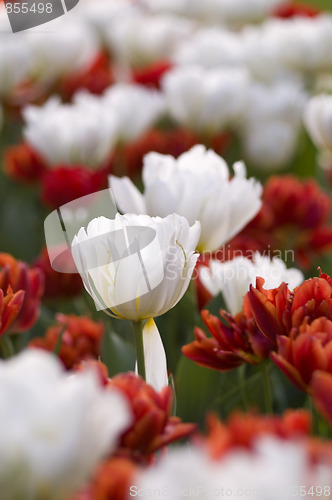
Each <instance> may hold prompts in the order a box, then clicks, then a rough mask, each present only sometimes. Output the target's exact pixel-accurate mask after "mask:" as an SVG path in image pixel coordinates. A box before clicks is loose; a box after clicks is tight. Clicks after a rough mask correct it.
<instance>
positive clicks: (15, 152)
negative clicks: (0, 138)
mask: <svg viewBox="0 0 332 500" xmlns="http://www.w3.org/2000/svg"><path fill="white" fill-rule="evenodd" d="M3 168H4V171H5V172H6V174H7V175H9V176H10V177H12V178H13V179H15V180H17V181H21V182H26V183H33V182H36V181H39V180H40V179H41V177H42V174H43V173H44V172H46V169H47V165H46V163H45V162H44V160H43V159H42V158H41V157H40V156H39V155H38V153H36V151H35V150H34V149H33V148H32V147H31V146H30V145H29V144H26V143H24V142H23V143H21V144H17V145H16V146H10V147H8V148H7V149H6V150H5V152H4V159H3Z"/></svg>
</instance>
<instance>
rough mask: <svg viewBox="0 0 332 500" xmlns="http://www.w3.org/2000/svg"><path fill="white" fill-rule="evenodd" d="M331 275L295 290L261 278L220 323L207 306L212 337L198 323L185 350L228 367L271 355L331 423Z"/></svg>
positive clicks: (192, 356) (202, 361)
mask: <svg viewBox="0 0 332 500" xmlns="http://www.w3.org/2000/svg"><path fill="white" fill-rule="evenodd" d="M331 283H332V280H331V278H330V277H329V276H327V275H326V274H324V273H322V272H320V276H319V277H316V278H310V279H307V280H306V281H304V282H303V283H302V284H301V285H300V286H298V287H297V288H295V290H294V291H293V292H291V291H290V290H289V289H288V287H287V284H286V283H282V284H281V285H280V286H279V287H277V288H275V289H271V290H266V289H265V288H263V286H264V279H263V278H259V277H258V278H257V281H256V287H253V286H252V285H251V287H250V290H249V292H248V293H247V294H246V295H245V297H244V302H243V310H242V311H241V312H240V313H238V314H237V315H236V316H235V317H232V316H231V315H230V314H228V313H226V312H225V311H221V317H222V319H223V320H224V322H222V321H221V320H220V319H219V318H217V317H216V316H213V315H211V314H210V313H209V312H208V311H202V318H203V320H204V322H205V324H206V326H207V328H208V329H209V331H210V333H211V334H212V337H207V336H206V334H205V333H204V331H203V330H202V329H201V328H195V331H194V333H195V341H194V342H192V343H190V344H188V345H186V346H184V347H183V348H182V352H183V353H184V354H185V356H187V357H188V358H190V359H192V360H193V361H195V362H196V363H198V364H199V365H202V366H206V367H208V368H212V369H216V370H220V371H227V370H231V369H233V368H236V367H237V366H239V365H240V364H242V363H244V362H246V363H250V364H256V363H259V362H260V361H263V360H264V359H266V358H267V357H270V358H271V359H272V360H273V362H274V363H275V364H276V365H277V366H278V367H279V368H280V369H281V370H282V371H283V373H284V374H285V375H286V376H287V377H288V378H289V380H290V381H291V382H292V383H294V384H295V385H296V386H297V387H298V388H299V389H301V390H303V391H306V392H308V393H309V394H310V395H312V396H313V398H314V401H315V403H316V405H317V407H318V408H319V409H320V411H321V412H322V413H323V414H324V415H325V417H326V418H327V419H328V420H329V421H330V422H332V401H331V399H330V398H329V397H328V395H329V394H331V391H332V285H331Z"/></svg>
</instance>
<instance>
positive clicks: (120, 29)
mask: <svg viewBox="0 0 332 500" xmlns="http://www.w3.org/2000/svg"><path fill="white" fill-rule="evenodd" d="M192 31H193V24H192V23H191V22H190V21H189V20H187V19H183V18H182V19H181V18H179V17H176V16H166V15H164V16H162V15H161V16H150V15H147V14H146V13H143V12H137V14H136V15H129V16H123V17H122V18H121V20H120V22H117V23H112V24H111V25H109V27H108V28H106V29H105V34H104V36H105V39H106V43H107V45H108V47H109V48H110V50H111V53H112V54H114V56H115V60H116V61H117V62H119V63H120V64H121V63H122V64H126V65H129V66H143V65H146V64H151V63H153V62H154V61H158V60H160V59H168V58H169V57H170V56H171V54H172V53H173V51H174V48H175V47H176V46H177V44H178V43H179V42H180V41H181V40H184V39H186V38H188V36H189V35H190V33H191V32H192Z"/></svg>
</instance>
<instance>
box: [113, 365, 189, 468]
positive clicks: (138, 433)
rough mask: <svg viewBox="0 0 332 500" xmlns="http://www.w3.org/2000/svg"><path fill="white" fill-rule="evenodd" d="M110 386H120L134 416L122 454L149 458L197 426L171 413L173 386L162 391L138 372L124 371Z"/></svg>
mask: <svg viewBox="0 0 332 500" xmlns="http://www.w3.org/2000/svg"><path fill="white" fill-rule="evenodd" d="M109 387H116V388H117V389H119V390H120V391H121V392H122V393H123V394H124V395H125V396H126V398H127V400H128V402H129V405H130V407H131V409H132V412H133V415H134V422H133V424H132V426H131V428H130V429H129V430H128V431H126V432H125V434H124V435H123V436H122V438H121V442H120V445H119V448H118V451H117V455H118V456H124V457H128V456H131V457H133V458H134V459H135V460H137V461H143V462H144V461H149V460H151V458H153V454H154V453H155V452H156V451H158V450H159V449H160V448H162V447H164V446H167V445H168V444H169V443H171V442H173V441H176V440H178V439H181V438H183V437H186V436H188V435H190V434H191V433H192V432H193V431H194V430H195V428H196V425H195V424H185V423H182V422H181V420H180V419H179V418H178V417H172V416H171V409H172V399H173V398H172V389H171V387H169V386H166V387H164V388H163V389H162V390H161V391H160V392H159V393H158V392H156V391H155V390H154V389H153V388H152V387H151V386H150V385H148V384H147V383H146V382H144V381H143V380H142V379H141V378H140V377H137V376H136V375H135V374H134V373H124V374H120V375H117V376H116V377H114V378H112V379H111V380H110V382H109Z"/></svg>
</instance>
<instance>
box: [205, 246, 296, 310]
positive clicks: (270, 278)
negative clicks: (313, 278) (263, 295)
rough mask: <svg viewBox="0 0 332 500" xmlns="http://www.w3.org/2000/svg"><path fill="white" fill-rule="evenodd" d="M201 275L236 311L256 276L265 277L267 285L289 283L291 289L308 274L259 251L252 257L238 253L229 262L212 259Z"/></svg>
mask: <svg viewBox="0 0 332 500" xmlns="http://www.w3.org/2000/svg"><path fill="white" fill-rule="evenodd" d="M199 274H200V279H201V281H202V283H203V285H204V286H205V287H206V289H207V290H208V291H209V292H210V293H211V295H213V296H215V295H218V293H220V292H221V293H222V295H223V298H224V300H225V302H226V305H227V309H228V310H229V311H230V312H231V313H232V314H233V315H235V314H237V313H238V312H240V311H241V310H242V305H243V298H244V296H245V294H246V293H247V292H248V291H249V287H250V285H255V284H256V278H257V277H258V276H259V277H261V278H264V280H265V284H264V288H265V289H267V290H269V289H271V288H276V287H278V286H279V285H281V283H283V282H286V283H288V287H289V289H290V290H293V289H294V288H295V287H297V286H299V285H300V284H301V283H302V281H303V280H304V276H303V274H302V273H301V271H299V270H298V269H295V268H292V269H287V268H286V264H285V263H284V261H283V260H281V259H279V258H278V257H274V258H273V259H272V260H271V259H270V257H267V256H263V255H260V254H259V253H255V254H254V256H253V259H252V260H249V259H247V258H246V257H235V258H234V259H232V260H230V261H227V262H220V261H217V260H211V262H210V263H209V267H201V269H200V273H199Z"/></svg>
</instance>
